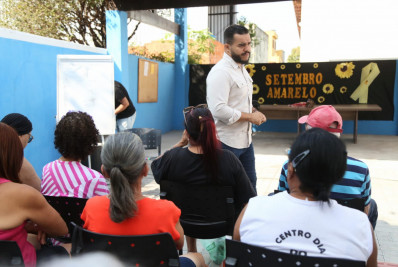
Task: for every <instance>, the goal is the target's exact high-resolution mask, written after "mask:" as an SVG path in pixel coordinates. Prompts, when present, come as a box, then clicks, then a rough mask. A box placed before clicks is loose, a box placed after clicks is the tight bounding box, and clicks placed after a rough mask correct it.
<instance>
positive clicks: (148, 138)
mask: <svg viewBox="0 0 398 267" xmlns="http://www.w3.org/2000/svg"><path fill="white" fill-rule="evenodd" d="M126 131H130V132H132V133H135V134H136V135H138V136H139V137H140V138H141V140H142V144H143V145H144V148H145V149H157V150H158V156H160V154H161V150H162V141H161V140H162V132H161V131H160V130H159V129H153V128H133V129H129V130H126Z"/></svg>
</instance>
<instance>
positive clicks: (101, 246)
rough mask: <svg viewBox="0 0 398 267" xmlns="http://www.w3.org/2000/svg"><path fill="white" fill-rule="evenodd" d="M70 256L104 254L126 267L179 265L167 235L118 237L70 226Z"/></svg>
mask: <svg viewBox="0 0 398 267" xmlns="http://www.w3.org/2000/svg"><path fill="white" fill-rule="evenodd" d="M72 224H73V227H74V230H73V234H72V251H71V253H72V256H73V255H76V254H81V253H88V252H93V251H104V252H108V253H111V254H112V255H115V256H116V257H118V258H119V259H120V260H121V261H123V262H124V263H126V264H127V263H128V266H179V257H178V253H177V248H176V245H175V243H174V240H173V238H172V237H171V235H170V234H169V233H161V234H153V235H136V236H132V235H129V236H119V235H105V234H98V233H94V232H91V231H88V230H86V229H83V228H82V227H80V226H77V225H76V224H74V223H72Z"/></svg>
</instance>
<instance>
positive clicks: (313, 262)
mask: <svg viewBox="0 0 398 267" xmlns="http://www.w3.org/2000/svg"><path fill="white" fill-rule="evenodd" d="M226 247H227V248H226V250H227V258H226V260H225V266H226V267H243V266H245V267H247V266H251V267H257V266H269V267H285V266H295V267H297V266H314V267H365V266H366V263H365V262H363V261H354V260H347V259H337V258H324V257H306V256H299V255H293V254H287V253H283V252H279V251H274V250H270V249H266V248H262V247H258V246H253V245H249V244H246V243H243V242H238V241H234V240H228V239H227V240H226Z"/></svg>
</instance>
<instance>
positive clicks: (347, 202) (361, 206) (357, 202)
mask: <svg viewBox="0 0 398 267" xmlns="http://www.w3.org/2000/svg"><path fill="white" fill-rule="evenodd" d="M336 201H337V202H338V203H339V204H340V205H343V206H346V207H349V208H353V209H357V210H360V211H364V210H365V198H354V199H336Z"/></svg>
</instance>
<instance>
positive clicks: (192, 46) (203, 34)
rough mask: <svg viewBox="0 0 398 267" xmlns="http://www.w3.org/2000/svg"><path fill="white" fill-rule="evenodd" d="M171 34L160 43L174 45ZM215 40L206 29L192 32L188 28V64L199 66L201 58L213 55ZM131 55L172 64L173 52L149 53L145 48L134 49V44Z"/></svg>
mask: <svg viewBox="0 0 398 267" xmlns="http://www.w3.org/2000/svg"><path fill="white" fill-rule="evenodd" d="M173 37H174V35H173V34H170V33H167V34H166V35H165V37H164V38H163V40H162V42H169V43H172V44H173V45H174V41H173V40H172V39H173ZM214 40H215V38H214V36H213V35H212V33H211V32H210V31H209V30H208V29H204V30H200V31H194V30H191V29H190V28H188V64H201V63H202V56H203V55H205V54H207V55H212V54H214V50H215V44H214V42H213V41H214ZM131 46H133V47H134V50H133V53H134V54H136V55H138V56H143V57H146V58H150V59H154V60H158V61H163V62H174V60H175V58H174V51H171V50H168V51H162V52H157V53H156V52H155V53H153V52H151V51H148V49H147V48H145V47H136V46H135V45H134V44H132V45H131Z"/></svg>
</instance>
